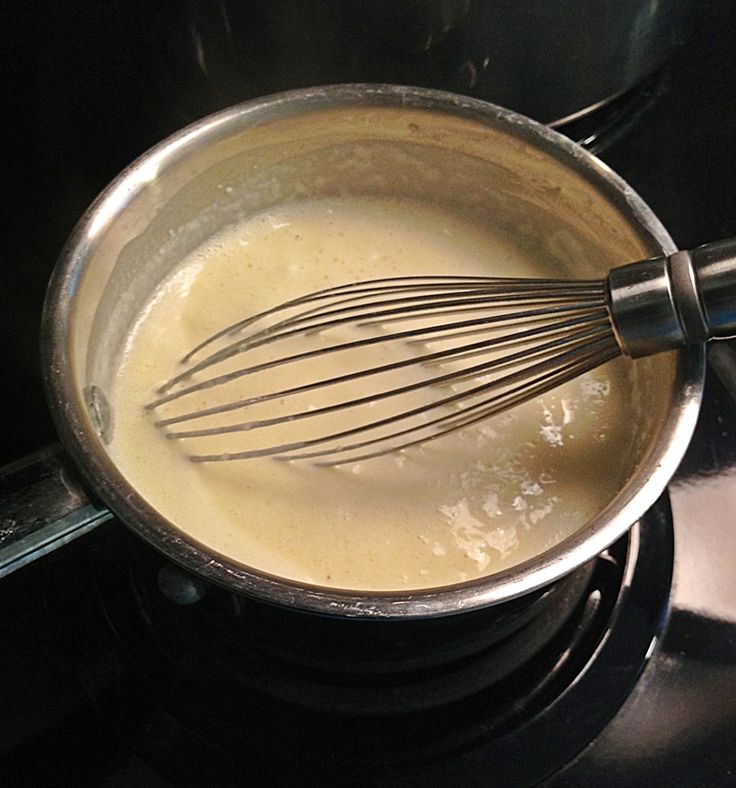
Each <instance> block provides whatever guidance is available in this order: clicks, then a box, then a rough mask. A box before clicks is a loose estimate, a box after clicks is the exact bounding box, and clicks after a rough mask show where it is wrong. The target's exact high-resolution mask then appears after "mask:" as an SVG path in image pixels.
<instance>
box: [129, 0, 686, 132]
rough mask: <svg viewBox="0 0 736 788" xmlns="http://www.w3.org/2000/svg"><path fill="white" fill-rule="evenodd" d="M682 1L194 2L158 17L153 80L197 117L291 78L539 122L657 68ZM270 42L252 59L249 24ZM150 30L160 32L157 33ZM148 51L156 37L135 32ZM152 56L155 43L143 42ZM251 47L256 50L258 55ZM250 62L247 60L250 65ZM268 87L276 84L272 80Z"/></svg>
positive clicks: (678, 32) (682, 13)
mask: <svg viewBox="0 0 736 788" xmlns="http://www.w3.org/2000/svg"><path fill="white" fill-rule="evenodd" d="M697 5H698V4H697V3H695V2H694V1H693V0H658V1H657V2H642V1H641V0H554V2H550V0H401V2H395V0H339V2H335V0H310V1H309V2H303V1H301V2H300V0H251V2H249V3H248V4H247V5H245V6H244V5H243V4H242V3H238V2H233V0H223V2H219V3H217V4H212V3H211V2H208V0H193V1H192V2H190V3H189V4H188V5H187V9H186V11H185V12H184V13H182V14H180V15H178V16H176V17H175V18H174V19H167V22H168V23H169V24H168V29H167V31H166V32H167V38H168V42H167V43H168V51H169V52H170V53H171V56H170V58H169V59H166V58H163V57H161V55H160V54H158V53H156V55H157V58H156V59H157V64H158V65H159V73H158V75H157V82H158V83H160V84H161V85H162V86H163V88H164V91H163V92H164V93H165V94H168V95H170V96H177V97H178V99H179V106H178V107H177V109H178V112H179V113H186V114H187V115H188V117H191V118H194V117H198V114H196V113H197V112H199V114H201V112H202V109H204V110H205V111H210V112H211V111H213V110H215V109H218V108H220V107H222V106H224V105H225V103H235V102H237V101H242V100H243V99H244V98H249V97H250V96H252V95H254V94H253V93H252V92H248V91H252V85H253V82H254V80H255V81H258V82H260V84H264V83H265V84H271V85H277V84H278V80H279V76H280V75H281V74H285V73H288V74H289V75H290V80H291V81H290V83H289V84H290V86H292V87H299V86H303V85H310V84H329V83H340V82H356V81H361V82H363V81H364V82H369V81H372V82H394V83H398V84H412V85H420V86H427V87H433V88H442V89H444V90H452V91H455V92H458V93H463V94H466V95H470V96H473V97H475V98H481V99H484V100H487V101H492V102H494V103H497V104H500V105H502V106H505V107H509V108H511V109H513V110H515V111H517V112H521V113H523V114H525V115H528V116H530V117H532V118H535V119H536V120H539V121H542V122H545V123H551V122H554V123H564V122H566V121H569V120H571V119H573V118H576V117H579V116H580V115H583V114H586V113H587V112H590V111H593V110H594V109H596V108H597V107H600V106H601V105H603V104H605V103H607V102H608V101H610V100H611V99H613V98H615V97H616V96H618V95H620V94H622V93H624V92H625V91H627V90H628V89H630V88H632V87H633V86H634V85H636V84H637V83H639V82H640V81H641V80H642V79H643V78H645V77H646V76H647V75H649V74H651V73H652V72H653V71H654V70H656V69H657V68H658V67H660V66H661V65H662V64H663V63H664V62H665V61H666V60H667V59H668V58H669V57H670V56H672V55H673V52H676V49H677V46H678V44H680V43H682V41H683V39H684V38H685V37H686V35H687V34H688V33H689V30H690V27H691V24H692V21H693V17H694V16H695V15H696V12H697V10H698V8H697ZM264 28H265V29H268V30H269V32H271V35H272V36H273V41H274V42H280V41H288V42H289V45H288V46H283V45H282V46H279V45H278V44H277V43H274V44H273V45H272V52H271V53H269V54H270V55H271V57H270V61H269V62H265V61H264V59H263V54H262V52H263V48H264V47H265V46H267V45H264V44H263V43H262V42H260V41H259V46H258V48H257V49H256V50H255V51H256V52H257V53H258V55H257V56H256V57H253V56H250V57H249V56H247V55H246V54H245V53H248V54H250V53H251V52H253V39H254V36H255V31H257V30H261V29H264ZM160 35H161V34H160V33H159V36H160ZM141 37H142V38H143V41H144V43H145V44H146V45H148V46H150V47H151V48H152V49H153V47H154V45H158V46H157V47H156V48H160V44H159V41H158V40H156V38H155V34H154V33H152V32H150V31H144V32H143V34H142V36H141ZM154 51H155V50H154ZM259 56H260V57H259ZM254 61H255V62H254ZM274 89H276V88H275V87H274Z"/></svg>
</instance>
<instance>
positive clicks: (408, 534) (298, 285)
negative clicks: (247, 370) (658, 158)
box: [110, 199, 635, 590]
mask: <svg viewBox="0 0 736 788" xmlns="http://www.w3.org/2000/svg"><path fill="white" fill-rule="evenodd" d="M407 274H470V275H484V276H489V275H491V276H549V275H550V272H549V271H547V270H545V269H544V268H543V267H541V266H540V265H539V264H537V265H535V264H534V261H530V260H528V259H526V258H525V256H524V255H523V253H522V252H521V251H520V250H519V249H518V248H517V247H515V246H514V245H513V244H511V243H510V242H509V241H506V240H504V239H503V238H499V237H498V236H497V235H496V234H494V233H493V232H492V230H490V229H488V230H484V229H481V228H478V227H477V226H474V225H470V224H469V223H467V222H465V221H463V220H462V219H459V218H457V217H452V216H448V215H447V214H445V213H441V212H439V211H437V210H434V209H430V208H426V207H419V206H416V205H400V204H396V203H389V202H379V201H368V200H365V201H354V200H351V201H348V200H339V199H335V200H323V201H319V202H311V203H304V204H295V205H292V206H287V207H282V208H279V209H277V210H273V211H270V212H268V213H264V214H260V215H258V216H256V217H254V218H252V219H250V220H248V221H246V222H244V223H243V224H241V225H239V226H236V227H231V228H229V229H228V230H227V231H226V232H223V233H222V234H220V235H219V236H218V237H215V238H213V239H212V240H211V241H210V242H209V243H208V244H206V245H205V246H204V247H202V248H200V249H199V250H198V251H197V252H196V253H195V254H193V255H191V256H190V257H189V258H188V259H186V260H184V261H183V263H182V264H181V266H180V267H179V268H178V269H177V270H176V271H175V272H174V274H173V275H172V276H171V277H170V278H169V279H168V280H167V281H166V282H165V283H164V284H163V285H162V286H161V287H160V289H159V290H158V291H157V293H156V294H155V296H154V297H153V299H152V300H151V301H150V303H148V304H146V305H145V306H144V307H143V308H142V310H141V314H140V317H139V319H138V321H137V322H136V325H135V327H134V330H133V332H132V334H131V336H130V339H129V342H128V343H127V345H126V348H125V349H124V353H123V357H122V359H121V362H120V370H119V374H118V376H117V381H116V385H115V389H114V391H113V397H112V400H113V408H114V412H115V429H114V438H113V442H112V444H111V447H110V450H111V453H112V455H113V458H114V459H115V460H116V462H117V463H118V464H119V466H120V468H121V469H122V471H123V473H124V474H125V476H126V477H127V478H128V480H129V481H130V482H131V484H132V485H133V486H135V487H136V488H137V489H138V491H139V492H140V493H141V494H142V495H143V496H144V497H145V498H146V499H147V500H148V502H149V503H150V504H151V505H153V506H154V507H156V508H157V509H158V510H160V511H161V512H162V513H163V514H164V515H165V516H166V517H167V518H168V519H170V520H171V521H172V522H173V523H175V524H176V525H177V526H178V527H179V528H180V529H181V530H182V531H184V532H185V533H187V534H188V535H189V536H190V537H192V538H194V539H195V540H197V541H198V542H200V543H202V544H203V545H205V546H206V547H207V548H209V549H212V550H215V551H217V552H219V553H221V554H224V555H227V556H229V557H230V558H232V559H234V560H236V561H238V562H241V563H243V564H245V565H248V566H251V567H255V568H257V569H259V570H262V571H265V572H268V573H272V574H274V575H278V576H282V577H288V578H293V579H296V580H299V581H304V582H308V583H314V584H318V585H325V586H333V587H339V588H353V589H365V590H368V589H375V590H407V589H414V588H425V587H432V586H440V585H447V584H452V583H456V582H461V581H464V580H468V579H471V578H476V577H479V576H484V575H488V574H491V573H493V572H496V571H498V570H500V569H502V568H505V567H509V566H512V565H514V564H517V563H519V562H522V561H524V560H526V559H528V558H530V557H532V556H533V555H535V554H537V553H539V552H540V551H543V550H545V549H546V548H549V547H551V546H552V545H554V544H556V543H558V542H559V541H561V540H562V539H564V538H565V537H566V536H568V535H569V534H571V533H572V532H574V531H575V530H577V529H578V528H579V527H580V526H582V525H583V524H584V523H585V522H586V521H587V520H588V518H589V517H590V516H592V515H593V514H594V513H596V512H597V511H598V510H599V509H600V506H601V502H605V501H607V500H610V499H611V497H612V496H613V494H614V491H615V490H616V489H618V488H620V486H621V484H622V483H623V481H624V480H625V478H626V473H627V464H626V457H627V453H628V447H629V446H630V445H631V442H632V438H633V436H632V434H631V430H632V426H631V420H629V419H627V418H625V416H624V413H625V403H626V402H627V401H629V400H631V398H632V397H633V396H634V395H635V392H634V384H633V382H632V380H630V378H629V375H628V367H627V364H626V362H625V361H618V362H615V363H613V364H608V365H606V366H605V367H603V368H601V369H600V370H597V371H595V372H593V373H589V374H587V375H586V376H584V377H583V378H581V379H579V380H577V381H573V382H572V383H569V384H566V385H565V386H563V387H561V388H559V389H557V390H556V391H554V392H553V393H551V394H548V395H546V396H545V397H544V398H542V399H539V400H536V401H534V402H531V403H528V404H527V405H525V406H523V407H521V408H517V409H515V410H513V411H511V412H508V413H506V414H503V415H501V416H498V417H495V418H494V419H491V420H488V421H486V422H484V423H482V424H480V425H478V426H475V427H471V428H468V429H466V430H464V431H462V432H459V433H455V434H453V435H452V436H449V437H444V438H442V439H440V440H437V441H433V442H431V443H429V444H426V445H424V446H422V447H415V448H411V449H408V450H406V451H405V452H402V453H400V454H390V455H387V456H384V457H380V458H377V459H371V460H367V461H363V462H359V463H356V464H348V465H344V466H340V467H336V468H319V467H315V466H314V465H313V464H311V463H309V462H279V461H277V460H273V459H256V460H239V461H233V462H226V463H206V464H194V463H192V462H190V461H189V460H188V459H187V454H188V452H194V453H198V452H202V451H204V452H207V451H238V450H240V449H243V448H246V447H247V446H249V445H251V443H252V441H253V438H251V436H250V435H249V434H235V435H229V436H224V437H219V438H207V439H202V440H200V439H197V440H194V441H192V440H188V441H173V440H167V439H166V438H165V437H164V433H163V432H162V430H160V429H158V428H156V427H154V426H153V421H154V420H155V419H156V418H161V417H165V416H168V415H172V414H176V413H181V412H184V411H185V410H190V409H192V408H198V407H205V406H208V405H211V404H213V403H214V402H218V401H227V400H228V399H229V398H232V397H233V393H232V392H228V391H224V392H221V391H219V389H218V390H208V391H204V392H200V393H199V394H197V395H191V396H190V397H189V398H188V399H187V400H186V403H185V402H184V401H183V400H182V401H181V402H178V403H171V404H169V405H167V406H163V407H161V408H159V409H157V412H156V413H155V414H151V413H146V412H144V409H143V405H144V404H145V403H147V402H150V401H151V400H153V399H154V398H155V391H156V389H157V387H158V386H159V385H161V384H162V383H163V382H164V381H166V380H167V379H168V378H170V377H171V376H172V375H173V374H176V372H178V371H179V370H180V365H179V362H180V359H181V358H182V356H183V355H184V354H185V353H186V352H187V351H188V350H190V349H191V348H192V347H194V346H195V345H197V344H198V343H199V342H200V341H202V340H203V339H204V338H206V337H207V336H209V335H210V334H212V333H214V332H215V331H217V330H219V329H220V328H222V327H224V326H226V325H228V324H230V323H233V322H235V321H237V320H240V319H242V318H243V317H246V316H248V315H251V314H253V313H256V312H258V311H261V310H263V309H266V308H268V307H270V306H273V305H275V304H278V303H281V302H283V301H285V300H287V299H289V298H293V297H295V296H298V295H302V294H304V293H308V292H310V291H314V290H316V289H319V288H323V287H327V286H330V285H338V284H342V283H344V282H346V281H351V280H362V279H373V278H377V277H383V276H397V275H407ZM290 350H293V347H292V348H290ZM278 352H284V350H283V348H282V350H280V351H278ZM380 352H381V351H380V349H377V350H376V353H378V354H379V356H380ZM379 356H377V358H378V357H379ZM321 363H323V364H326V365H327V367H329V364H330V363H332V362H330V361H323V362H321ZM299 374H300V373H299V372H294V371H293V370H291V369H290V368H289V369H287V370H283V369H280V370H279V372H278V373H277V374H276V376H275V377H274V378H273V380H276V381H277V382H279V383H283V382H284V381H286V383H287V384H288V382H289V379H290V376H295V375H296V376H297V378H298V375H299ZM402 374H404V373H402ZM406 374H407V375H410V374H415V373H406ZM238 385H239V386H242V385H247V384H243V383H242V382H239V383H238ZM269 385H270V382H269ZM246 390H247V389H246ZM240 396H242V394H241V395H240ZM418 396H419V397H420V398H421V397H424V399H425V400H426V397H427V396H430V395H428V394H427V393H426V392H425V393H424V394H422V395H418ZM434 396H436V394H435V395H434ZM316 404H317V405H319V404H321V403H320V402H319V401H318V402H317V403H316ZM314 406H315V405H314V402H306V401H305V407H314ZM278 407H279V403H271V404H269V405H268V408H270V409H271V410H270V411H269V412H270V413H273V412H275V411H274V409H275V408H276V409H277V408H278ZM229 418H230V420H231V421H233V420H235V421H242V420H243V418H245V417H244V416H243V415H242V414H238V415H237V416H230V417H229ZM248 418H250V416H248ZM351 418H352V417H350V416H336V417H334V419H331V421H334V424H336V425H338V426H339V425H341V424H350V423H351V421H350V419H351ZM292 429H293V428H292ZM299 429H302V428H301V427H300V428H299ZM304 429H305V430H308V429H311V428H308V427H304ZM291 434H299V431H298V430H297V432H296V433H291ZM278 439H279V440H280V439H281V437H280V436H279V438H278ZM197 441H199V445H196V444H197ZM268 442H269V441H268V440H266V443H268Z"/></svg>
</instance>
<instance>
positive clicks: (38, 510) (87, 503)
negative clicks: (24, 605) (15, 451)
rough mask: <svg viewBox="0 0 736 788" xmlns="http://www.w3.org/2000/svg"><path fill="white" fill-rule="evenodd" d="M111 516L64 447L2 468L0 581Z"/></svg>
mask: <svg viewBox="0 0 736 788" xmlns="http://www.w3.org/2000/svg"><path fill="white" fill-rule="evenodd" d="M111 517H112V514H111V513H110V512H109V511H108V510H107V509H105V508H104V507H103V506H99V505H97V504H95V503H93V502H92V501H91V500H90V499H89V496H88V495H87V493H86V491H85V489H84V487H83V486H82V485H81V484H80V483H79V481H78V479H77V474H76V472H75V471H74V468H73V467H71V462H70V460H69V458H68V456H66V455H65V454H64V453H63V452H62V450H61V449H60V448H59V447H50V448H48V449H42V450H41V451H39V452H36V453H35V454H33V455H30V456H29V457H25V458H23V459H22V460H20V461H18V462H15V463H12V464H11V465H7V466H5V467H4V468H0V578H2V577H5V576H6V575H9V574H10V573H11V572H14V571H16V570H17V569H20V568H21V567H23V566H25V565H26V564H28V563H30V562H31V561H35V560H36V559H38V558H41V557H42V556H44V555H47V554H48V553H50V552H52V551H53V550H56V549H57V548H59V547H62V546H63V545H65V544H67V543H68V542H71V541H72V540H74V539H76V538H78V537H80V536H82V535H83V534H86V533H87V532H88V531H91V530H92V529H93V528H95V527H96V526H98V525H99V524H100V523H103V522H105V521H106V520H109V519H110V518H111Z"/></svg>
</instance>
